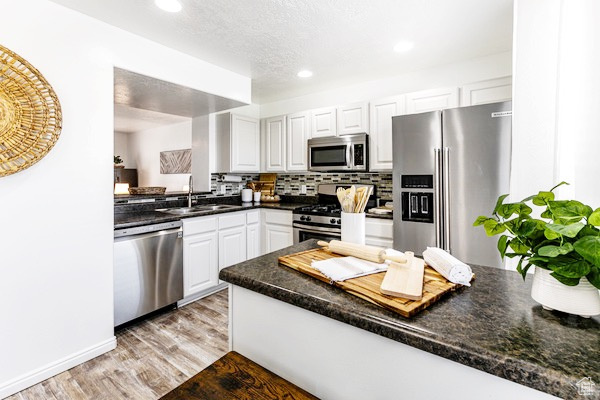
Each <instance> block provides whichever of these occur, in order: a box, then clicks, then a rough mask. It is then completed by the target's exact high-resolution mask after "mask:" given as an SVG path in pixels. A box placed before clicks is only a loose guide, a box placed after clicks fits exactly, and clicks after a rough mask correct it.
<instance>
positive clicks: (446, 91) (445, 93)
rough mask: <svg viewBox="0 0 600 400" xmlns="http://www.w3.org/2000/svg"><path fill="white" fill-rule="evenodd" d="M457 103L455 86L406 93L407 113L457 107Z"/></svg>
mask: <svg viewBox="0 0 600 400" xmlns="http://www.w3.org/2000/svg"><path fill="white" fill-rule="evenodd" d="M458 104H459V103H458V88H457V87H450V88H441V89H432V90H423V91H420V92H413V93H407V94H406V113H407V114H416V113H422V112H427V111H435V110H442V109H444V108H452V107H458Z"/></svg>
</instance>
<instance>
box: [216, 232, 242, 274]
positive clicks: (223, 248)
mask: <svg viewBox="0 0 600 400" xmlns="http://www.w3.org/2000/svg"><path fill="white" fill-rule="evenodd" d="M242 261H246V227H245V226H239V227H236V228H229V229H225V230H220V231H219V271H221V270H222V269H223V268H225V267H229V266H231V265H234V264H237V263H241V262H242ZM221 282H223V281H222V280H220V279H219V283H221Z"/></svg>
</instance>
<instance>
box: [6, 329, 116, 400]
mask: <svg viewBox="0 0 600 400" xmlns="http://www.w3.org/2000/svg"><path fill="white" fill-rule="evenodd" d="M116 347H117V338H116V337H115V336H113V337H111V338H110V339H108V340H106V341H104V342H101V343H98V344H96V345H94V346H91V347H88V348H87V349H84V350H82V351H79V352H77V353H74V354H71V355H70V356H67V357H65V358H62V359H60V360H57V361H55V362H52V363H50V364H47V365H45V366H43V367H41V368H38V369H36V370H34V371H32V372H29V373H26V374H23V375H21V376H19V377H17V378H15V379H12V380H10V381H8V382H4V383H0V399H3V398H5V397H8V396H10V395H13V394H15V393H17V392H20V391H21V390H23V389H26V388H28V387H30V386H33V385H35V384H37V383H40V382H42V381H43V380H46V379H48V378H50V377H52V376H54V375H57V374H60V373H61V372H64V371H66V370H68V369H70V368H73V367H74V366H76V365H79V364H81V363H83V362H86V361H88V360H91V359H92V358H95V357H98V356H99V355H101V354H104V353H106V352H109V351H111V350H114V349H115V348H116Z"/></svg>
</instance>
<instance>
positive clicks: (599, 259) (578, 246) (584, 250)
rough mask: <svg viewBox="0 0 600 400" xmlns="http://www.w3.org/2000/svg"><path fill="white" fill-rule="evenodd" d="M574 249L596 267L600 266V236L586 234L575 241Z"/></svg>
mask: <svg viewBox="0 0 600 400" xmlns="http://www.w3.org/2000/svg"><path fill="white" fill-rule="evenodd" d="M573 247H575V251H576V252H577V253H578V254H579V255H581V257H583V258H585V259H586V260H587V261H589V262H590V263H592V264H594V265H595V266H596V267H600V237H598V236H586V237H583V238H581V239H579V240H578V241H576V242H575V244H574V245H573Z"/></svg>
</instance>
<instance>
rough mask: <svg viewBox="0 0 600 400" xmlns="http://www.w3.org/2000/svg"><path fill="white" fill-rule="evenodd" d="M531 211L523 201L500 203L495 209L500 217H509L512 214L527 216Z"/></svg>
mask: <svg viewBox="0 0 600 400" xmlns="http://www.w3.org/2000/svg"><path fill="white" fill-rule="evenodd" d="M531 211H532V210H531V207H529V206H528V205H527V204H525V203H508V204H502V205H501V206H500V207H498V208H497V209H496V213H497V214H498V215H499V216H501V217H502V218H510V216H511V215H513V214H517V215H523V216H527V215H529V214H531Z"/></svg>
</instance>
